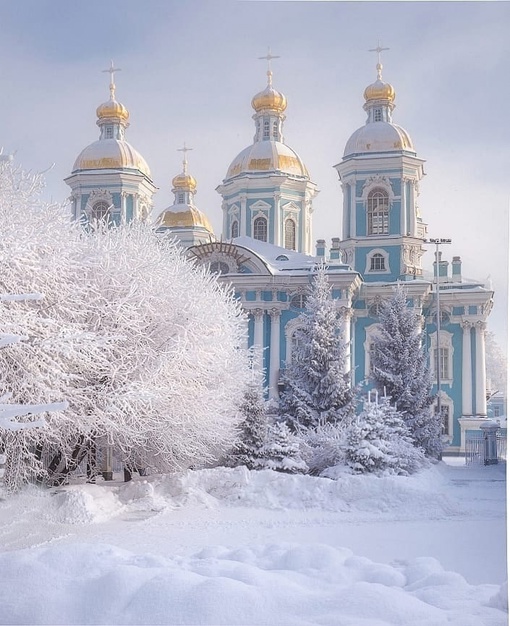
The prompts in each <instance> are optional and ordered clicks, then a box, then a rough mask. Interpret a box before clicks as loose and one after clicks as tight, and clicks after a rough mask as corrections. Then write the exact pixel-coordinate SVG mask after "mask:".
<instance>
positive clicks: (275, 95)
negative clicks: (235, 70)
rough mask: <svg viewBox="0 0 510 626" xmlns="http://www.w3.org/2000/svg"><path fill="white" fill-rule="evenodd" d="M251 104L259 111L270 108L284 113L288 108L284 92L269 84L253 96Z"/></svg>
mask: <svg viewBox="0 0 510 626" xmlns="http://www.w3.org/2000/svg"><path fill="white" fill-rule="evenodd" d="M251 106H252V107H253V108H254V109H255V111H257V113H258V112H259V111H264V110H270V111H275V112H276V113H283V112H284V111H285V109H286V108H287V98H286V97H285V96H284V95H283V93H281V92H279V91H276V89H273V87H271V86H270V85H268V86H267V87H266V88H265V89H264V91H261V92H260V93H258V94H257V95H255V96H253V98H252V101H251Z"/></svg>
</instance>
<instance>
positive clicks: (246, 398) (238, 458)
mask: <svg viewBox="0 0 510 626" xmlns="http://www.w3.org/2000/svg"><path fill="white" fill-rule="evenodd" d="M252 366H253V359H252ZM239 410H240V413H241V416H242V418H243V421H242V422H241V424H240V425H239V435H238V440H237V441H236V442H235V443H234V446H233V447H232V450H231V451H230V452H229V453H228V454H227V455H226V456H225V458H224V459H223V465H225V466H226V467H237V466H238V465H245V466H246V467H247V468H248V469H262V468H264V467H266V465H265V462H264V456H265V445H266V440H267V429H268V420H267V412H266V402H265V400H264V390H263V388H262V382H261V380H260V376H257V375H256V374H255V372H253V377H252V380H251V381H250V382H249V383H248V384H247V386H246V390H245V392H244V395H243V401H242V402H241V406H240V408H239Z"/></svg>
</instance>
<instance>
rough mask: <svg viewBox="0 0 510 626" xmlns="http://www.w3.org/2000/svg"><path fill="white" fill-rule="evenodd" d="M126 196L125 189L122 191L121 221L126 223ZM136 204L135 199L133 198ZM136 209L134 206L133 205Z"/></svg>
mask: <svg viewBox="0 0 510 626" xmlns="http://www.w3.org/2000/svg"><path fill="white" fill-rule="evenodd" d="M126 198H127V193H126V192H125V191H121V192H120V223H121V224H125V223H126V222H127V219H126ZM133 204H134V199H133ZM133 209H134V206H133Z"/></svg>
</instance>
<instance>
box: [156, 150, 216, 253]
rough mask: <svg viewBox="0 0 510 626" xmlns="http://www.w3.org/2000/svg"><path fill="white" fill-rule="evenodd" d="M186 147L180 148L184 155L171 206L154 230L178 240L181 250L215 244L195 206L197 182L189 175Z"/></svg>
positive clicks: (205, 218) (212, 234) (205, 222)
mask: <svg viewBox="0 0 510 626" xmlns="http://www.w3.org/2000/svg"><path fill="white" fill-rule="evenodd" d="M192 149H193V148H187V147H186V144H184V146H183V147H182V148H179V152H183V153H184V158H183V160H182V173H181V174H178V175H177V176H174V178H173V179H172V193H173V194H174V203H173V204H172V205H170V206H169V207H167V208H166V209H165V210H164V211H162V212H161V213H160V215H159V216H158V218H157V219H156V222H155V224H154V228H155V229H156V230H157V232H158V233H165V234H169V235H171V236H174V237H176V238H177V240H178V242H179V244H180V245H181V246H182V247H184V248H189V247H190V246H196V245H199V244H202V243H206V242H209V241H214V239H215V237H214V233H213V229H212V226H211V224H210V223H209V220H208V219H207V217H206V216H205V215H204V214H203V213H202V211H199V209H197V207H196V205H195V193H196V190H197V181H196V180H195V179H194V177H193V176H191V174H189V173H188V159H187V158H186V152H189V151H190V150H192Z"/></svg>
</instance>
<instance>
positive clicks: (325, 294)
mask: <svg viewBox="0 0 510 626" xmlns="http://www.w3.org/2000/svg"><path fill="white" fill-rule="evenodd" d="M299 321H300V323H301V326H300V328H299V329H298V330H297V331H296V334H295V339H296V347H295V349H294V351H293V355H292V363H291V365H290V366H289V367H288V369H287V371H286V373H285V377H284V381H283V382H284V391H283V393H282V395H281V399H280V415H281V418H282V419H283V420H284V421H285V422H286V423H287V424H288V425H289V427H290V428H291V430H293V431H294V432H299V431H303V430H310V429H316V428H318V427H320V426H323V425H325V424H328V423H330V424H333V423H338V422H341V421H347V419H348V418H349V417H350V416H351V415H352V414H353V413H354V391H353V389H352V387H351V385H350V375H349V374H348V373H347V374H346V373H344V363H345V358H346V349H347V346H346V344H345V338H344V336H343V334H342V332H341V328H340V324H339V319H338V312H337V310H336V308H335V303H334V301H333V300H332V298H331V286H330V285H329V282H328V277H327V274H326V270H325V268H324V267H319V269H318V271H317V273H316V274H315V277H314V280H313V283H312V285H311V287H310V289H309V294H308V298H307V302H306V309H305V311H304V312H303V313H302V314H301V315H300V316H299Z"/></svg>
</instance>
